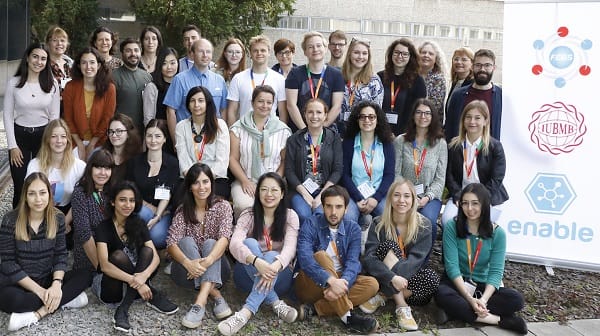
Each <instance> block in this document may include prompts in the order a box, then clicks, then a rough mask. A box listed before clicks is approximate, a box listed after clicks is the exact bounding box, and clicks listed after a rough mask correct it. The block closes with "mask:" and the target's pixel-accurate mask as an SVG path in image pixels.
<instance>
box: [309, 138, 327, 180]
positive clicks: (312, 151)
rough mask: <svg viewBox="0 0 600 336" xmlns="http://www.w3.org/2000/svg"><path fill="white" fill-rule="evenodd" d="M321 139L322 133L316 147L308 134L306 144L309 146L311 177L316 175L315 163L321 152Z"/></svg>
mask: <svg viewBox="0 0 600 336" xmlns="http://www.w3.org/2000/svg"><path fill="white" fill-rule="evenodd" d="M322 138H323V131H321V134H320V135H319V139H318V140H317V145H316V146H315V145H314V144H313V142H312V137H311V136H310V133H308V144H309V145H310V155H311V156H312V172H313V176H316V175H317V163H318V161H319V153H320V152H321V139H322Z"/></svg>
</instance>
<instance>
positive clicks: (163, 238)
mask: <svg viewBox="0 0 600 336" xmlns="http://www.w3.org/2000/svg"><path fill="white" fill-rule="evenodd" d="M138 215H139V216H140V218H141V219H142V220H143V221H144V222H145V223H148V222H149V221H150V220H151V219H152V217H154V212H152V210H150V208H148V207H147V206H142V209H141V210H140V213H139V214H138ZM171 218H172V216H171V213H170V212H168V213H165V214H163V216H162V217H161V218H160V220H159V221H158V222H157V223H156V224H154V226H153V227H152V228H151V229H150V238H152V243H154V246H155V247H156V249H157V250H162V249H164V248H167V234H168V233H169V226H171Z"/></svg>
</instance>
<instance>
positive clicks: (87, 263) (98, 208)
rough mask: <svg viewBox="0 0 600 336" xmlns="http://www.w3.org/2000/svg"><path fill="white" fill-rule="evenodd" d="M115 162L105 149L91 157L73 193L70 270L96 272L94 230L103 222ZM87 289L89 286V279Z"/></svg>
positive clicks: (96, 259) (96, 257)
mask: <svg viewBox="0 0 600 336" xmlns="http://www.w3.org/2000/svg"><path fill="white" fill-rule="evenodd" d="M114 165H115V161H114V160H113V158H112V155H111V154H110V153H109V152H108V151H107V150H106V149H99V150H97V151H95V152H94V153H92V156H90V158H89V160H88V163H87V166H86V167H85V170H84V172H83V176H82V177H81V179H80V180H79V182H78V183H77V185H76V186H75V189H74V190H73V197H72V199H71V210H72V212H73V232H74V234H73V238H74V242H75V243H74V246H73V269H83V270H87V271H89V272H95V271H96V270H97V269H98V254H97V252H96V228H97V227H98V225H99V224H100V223H101V222H102V221H103V220H104V208H105V207H106V203H107V201H108V191H109V190H108V189H109V186H110V181H111V175H112V168H113V166H114ZM88 285H91V277H90V282H89V284H88Z"/></svg>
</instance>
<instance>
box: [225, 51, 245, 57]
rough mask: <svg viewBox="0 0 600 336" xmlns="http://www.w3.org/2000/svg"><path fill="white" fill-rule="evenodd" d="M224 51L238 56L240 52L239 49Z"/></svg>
mask: <svg viewBox="0 0 600 336" xmlns="http://www.w3.org/2000/svg"><path fill="white" fill-rule="evenodd" d="M225 53H226V54H227V55H229V56H239V55H241V54H242V52H241V51H239V50H227V51H226V52H225Z"/></svg>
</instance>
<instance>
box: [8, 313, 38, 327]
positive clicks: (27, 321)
mask: <svg viewBox="0 0 600 336" xmlns="http://www.w3.org/2000/svg"><path fill="white" fill-rule="evenodd" d="M35 324H38V318H37V317H36V316H35V313H34V312H28V313H12V314H10V320H9V321H8V331H16V330H19V329H21V328H23V327H30V326H32V325H35Z"/></svg>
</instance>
